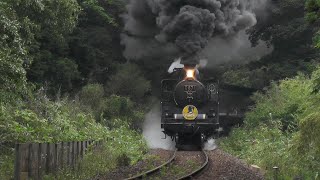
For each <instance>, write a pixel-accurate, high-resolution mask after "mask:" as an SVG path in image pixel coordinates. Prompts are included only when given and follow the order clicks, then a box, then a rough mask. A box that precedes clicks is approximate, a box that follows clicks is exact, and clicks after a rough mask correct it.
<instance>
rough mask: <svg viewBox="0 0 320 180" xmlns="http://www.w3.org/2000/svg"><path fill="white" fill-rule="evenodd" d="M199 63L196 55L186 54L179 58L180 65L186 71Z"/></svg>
mask: <svg viewBox="0 0 320 180" xmlns="http://www.w3.org/2000/svg"><path fill="white" fill-rule="evenodd" d="M199 62H200V58H199V56H198V54H196V53H195V54H186V55H184V56H183V57H182V58H181V64H183V65H184V67H185V68H186V69H194V68H195V67H196V66H197V65H198V64H199Z"/></svg>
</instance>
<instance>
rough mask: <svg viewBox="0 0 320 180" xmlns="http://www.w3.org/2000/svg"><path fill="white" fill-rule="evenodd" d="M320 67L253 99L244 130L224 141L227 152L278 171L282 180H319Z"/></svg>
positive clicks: (234, 133)
mask: <svg viewBox="0 0 320 180" xmlns="http://www.w3.org/2000/svg"><path fill="white" fill-rule="evenodd" d="M319 74H320V68H317V70H316V71H315V72H314V73H313V74H312V77H311V78H310V77H307V76H304V75H301V74H300V75H298V76H297V77H295V78H293V79H285V80H282V81H280V82H279V83H278V84H276V83H273V84H272V86H271V87H270V88H269V89H268V90H267V91H266V92H265V93H257V94H255V95H254V97H253V99H254V100H255V102H256V107H255V108H254V109H253V110H252V111H251V112H249V113H247V116H246V119H245V126H244V127H242V128H238V129H235V130H234V131H233V132H232V134H231V135H230V137H228V138H225V139H223V140H222V141H220V144H221V147H222V148H223V149H225V150H226V151H228V152H230V153H232V154H234V155H237V156H239V157H240V158H243V159H245V160H247V161H249V162H250V163H252V164H256V165H259V166H261V167H262V168H263V169H264V170H266V172H267V175H268V177H269V178H271V176H272V167H273V166H278V167H279V168H280V176H281V179H292V178H294V177H304V178H305V179H317V177H318V176H319V172H320V148H319V147H320V138H319V137H320V113H319V112H320V94H319V92H318V91H317V88H318V87H320V86H319V78H318V77H319Z"/></svg>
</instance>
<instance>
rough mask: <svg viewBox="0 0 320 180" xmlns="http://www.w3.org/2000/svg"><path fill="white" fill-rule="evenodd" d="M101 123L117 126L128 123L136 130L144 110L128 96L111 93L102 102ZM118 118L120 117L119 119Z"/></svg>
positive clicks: (140, 122) (138, 128)
mask: <svg viewBox="0 0 320 180" xmlns="http://www.w3.org/2000/svg"><path fill="white" fill-rule="evenodd" d="M102 109H103V117H104V120H103V124H105V125H106V126H108V127H110V128H117V127H120V126H122V125H123V124H128V126H130V127H132V128H133V129H136V130H141V127H142V123H143V119H144V112H143V111H142V110H139V107H138V106H137V104H135V103H133V102H132V101H131V100H130V99H129V98H126V97H121V96H116V95H112V96H110V97H109V98H106V99H105V101H104V103H103V108H102ZM119 118H120V119H119Z"/></svg>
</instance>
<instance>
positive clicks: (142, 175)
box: [126, 150, 209, 180]
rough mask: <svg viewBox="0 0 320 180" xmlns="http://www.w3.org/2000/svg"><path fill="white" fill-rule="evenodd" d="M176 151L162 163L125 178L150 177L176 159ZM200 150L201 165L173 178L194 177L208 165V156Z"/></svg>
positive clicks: (130, 179)
mask: <svg viewBox="0 0 320 180" xmlns="http://www.w3.org/2000/svg"><path fill="white" fill-rule="evenodd" d="M177 152H178V151H177V150H175V151H174V153H173V155H172V156H171V158H170V159H169V160H168V161H167V162H165V163H163V164H162V165H160V166H158V167H156V168H154V169H152V170H149V171H146V172H143V173H141V174H138V175H136V176H133V177H130V178H128V179H126V180H133V179H149V177H152V176H154V175H155V174H156V173H159V172H160V171H161V169H163V168H164V167H167V166H169V165H171V164H173V162H174V160H175V159H176V155H177ZM201 152H202V156H203V157H204V162H203V163H202V165H201V166H200V167H199V168H197V169H195V170H193V171H192V172H191V173H189V174H186V175H183V176H181V177H179V178H175V179H178V180H185V179H192V178H193V177H195V176H196V175H198V174H199V173H201V172H202V171H203V170H204V169H205V168H206V166H207V165H208V162H209V157H208V155H207V153H206V152H205V151H204V150H202V151H201Z"/></svg>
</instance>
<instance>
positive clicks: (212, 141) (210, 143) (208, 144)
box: [204, 138, 217, 151]
mask: <svg viewBox="0 0 320 180" xmlns="http://www.w3.org/2000/svg"><path fill="white" fill-rule="evenodd" d="M215 149H217V145H216V142H215V139H213V138H211V139H208V141H207V142H206V143H205V144H204V150H206V151H212V150H215Z"/></svg>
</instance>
